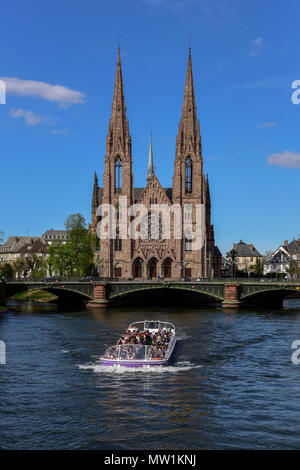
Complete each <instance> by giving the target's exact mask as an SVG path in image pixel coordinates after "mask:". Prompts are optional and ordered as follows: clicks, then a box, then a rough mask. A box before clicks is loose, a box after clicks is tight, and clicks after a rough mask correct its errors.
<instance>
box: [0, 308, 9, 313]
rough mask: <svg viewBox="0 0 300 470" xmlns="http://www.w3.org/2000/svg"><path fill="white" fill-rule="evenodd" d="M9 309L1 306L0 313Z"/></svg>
mask: <svg viewBox="0 0 300 470" xmlns="http://www.w3.org/2000/svg"><path fill="white" fill-rule="evenodd" d="M7 311H8V308H7V307H0V313H5V312H7Z"/></svg>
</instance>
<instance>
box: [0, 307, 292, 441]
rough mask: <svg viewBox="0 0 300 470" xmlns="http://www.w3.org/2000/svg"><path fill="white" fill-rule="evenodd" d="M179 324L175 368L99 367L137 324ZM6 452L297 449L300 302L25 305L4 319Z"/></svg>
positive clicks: (1, 433)
mask: <svg viewBox="0 0 300 470" xmlns="http://www.w3.org/2000/svg"><path fill="white" fill-rule="evenodd" d="M144 319H162V320H167V321H171V322H172V323H174V324H175V326H176V332H177V337H178V342H177V345H176V348H175V352H174V357H173V360H172V362H171V364H170V366H169V367H166V368H153V369H150V370H149V369H142V370H132V369H125V368H110V367H103V366H101V365H100V364H99V361H98V358H99V355H101V353H102V352H103V350H104V348H105V346H104V344H107V345H111V344H113V343H114V341H115V340H116V338H117V337H118V335H119V334H120V333H122V332H123V330H124V328H125V327H127V325H128V324H129V323H130V322H133V321H138V320H144ZM0 339H1V340H2V341H5V343H6V353H7V354H6V365H0V397H1V402H0V448H2V449H106V450H117V449H120V450H122V449H131V450H132V449H165V450H166V449H246V448H248V449H249V448H250V449H298V448H299V446H300V437H299V436H300V432H299V431H300V425H299V423H300V400H299V381H300V379H299V372H300V364H299V365H298V366H297V365H295V364H293V363H292V360H291V357H292V353H293V349H291V345H292V343H293V342H294V341H295V340H297V339H299V340H300V299H299V300H298V299H290V300H288V301H286V302H285V304H284V308H283V309H279V310H274V309H264V310H258V309H256V310H239V311H237V312H224V311H222V309H221V308H217V307H203V308H191V307H189V308H182V307H181V308H179V307H178V308H172V309H168V308H165V307H164V308H157V307H144V308H142V307H118V308H108V309H94V310H80V309H78V311H62V310H60V309H59V308H58V307H56V306H54V305H50V304H48V305H39V304H36V305H34V306H33V305H32V304H18V302H15V303H14V304H11V305H10V307H9V311H8V312H7V313H4V314H1V315H0Z"/></svg>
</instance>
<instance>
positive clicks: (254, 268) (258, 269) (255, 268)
mask: <svg viewBox="0 0 300 470" xmlns="http://www.w3.org/2000/svg"><path fill="white" fill-rule="evenodd" d="M250 271H251V272H252V273H253V274H254V276H255V277H263V275H264V262H263V260H259V259H258V260H257V263H255V264H252V265H251V266H250Z"/></svg>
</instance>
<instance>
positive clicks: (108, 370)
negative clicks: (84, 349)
mask: <svg viewBox="0 0 300 470" xmlns="http://www.w3.org/2000/svg"><path fill="white" fill-rule="evenodd" d="M201 367H202V366H201V365H196V364H193V363H191V362H189V361H184V362H177V363H175V364H172V365H169V366H155V367H151V366H145V367H124V366H119V365H118V366H103V365H101V364H100V363H98V362H96V363H92V364H79V365H78V368H79V369H83V370H91V371H93V372H95V373H96V374H116V375H120V374H151V375H153V374H154V375H156V374H177V373H180V372H187V371H189V370H191V369H199V368H201Z"/></svg>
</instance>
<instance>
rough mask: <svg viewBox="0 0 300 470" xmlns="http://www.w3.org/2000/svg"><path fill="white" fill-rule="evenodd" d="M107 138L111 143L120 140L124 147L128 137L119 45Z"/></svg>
mask: <svg viewBox="0 0 300 470" xmlns="http://www.w3.org/2000/svg"><path fill="white" fill-rule="evenodd" d="M108 138H109V139H110V141H111V144H112V145H114V144H116V143H117V141H119V140H120V143H121V145H122V146H123V147H125V143H126V139H127V138H130V136H129V125H128V120H127V113H126V106H125V95H124V85H123V76H122V67H121V57H120V46H119V47H118V59H117V69H116V77H115V85H114V96H113V102H112V107H111V118H110V121H109V131H108Z"/></svg>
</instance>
